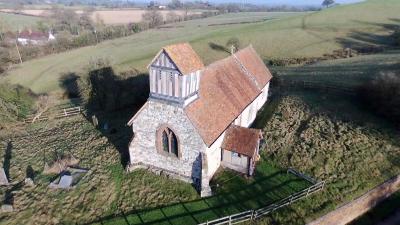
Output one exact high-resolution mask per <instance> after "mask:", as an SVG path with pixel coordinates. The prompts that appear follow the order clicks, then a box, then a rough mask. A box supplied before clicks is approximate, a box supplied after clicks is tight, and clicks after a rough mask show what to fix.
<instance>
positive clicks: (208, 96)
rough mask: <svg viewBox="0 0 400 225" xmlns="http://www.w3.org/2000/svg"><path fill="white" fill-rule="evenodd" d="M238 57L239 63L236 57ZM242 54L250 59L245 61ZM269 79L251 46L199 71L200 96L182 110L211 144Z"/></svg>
mask: <svg viewBox="0 0 400 225" xmlns="http://www.w3.org/2000/svg"><path fill="white" fill-rule="evenodd" d="M235 57H238V58H235ZM239 57H241V58H242V59H241V60H243V61H242V62H239V61H238V60H237V59H239ZM244 57H249V58H250V59H253V60H247V59H246V60H244V59H243V58H244ZM243 67H244V68H243ZM246 71H247V72H246ZM253 73H256V74H255V75H253ZM271 78H272V75H271V73H270V72H269V70H268V69H267V68H266V66H265V64H264V63H263V62H262V60H261V59H260V58H259V56H258V55H257V53H256V52H255V51H254V49H253V48H252V47H251V46H249V47H247V48H245V49H242V50H240V51H239V52H237V53H235V55H234V56H230V57H228V58H225V59H222V60H220V61H217V62H215V63H213V64H211V65H209V66H207V67H206V68H205V69H204V70H203V71H202V74H201V78H200V88H199V98H198V99H197V100H195V101H194V102H192V103H191V104H189V105H188V106H187V107H186V108H185V112H186V114H187V115H188V117H189V119H190V120H191V122H192V123H193V125H194V126H195V127H196V128H197V130H198V131H199V133H200V136H201V137H202V139H203V141H204V142H205V143H206V145H207V146H211V145H212V144H213V143H214V141H215V140H216V139H217V138H218V137H219V136H220V135H221V134H222V133H223V132H224V131H225V130H226V129H227V128H228V127H229V125H230V124H231V123H232V122H233V121H234V120H235V119H236V118H237V117H238V116H239V115H240V114H241V113H242V112H243V110H244V109H245V108H246V107H247V106H248V105H249V104H250V103H252V102H253V101H254V100H255V98H256V97H257V96H258V95H259V94H260V93H261V91H262V90H261V89H262V88H263V87H264V86H265V85H266V84H267V83H268V82H269V81H270V80H271ZM254 79H256V80H257V83H258V84H259V85H257V84H256V82H255V81H254Z"/></svg>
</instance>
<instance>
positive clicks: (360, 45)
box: [336, 18, 400, 54]
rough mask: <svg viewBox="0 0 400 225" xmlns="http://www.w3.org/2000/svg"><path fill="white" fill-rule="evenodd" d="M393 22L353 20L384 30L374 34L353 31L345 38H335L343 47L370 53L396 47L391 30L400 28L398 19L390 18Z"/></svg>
mask: <svg viewBox="0 0 400 225" xmlns="http://www.w3.org/2000/svg"><path fill="white" fill-rule="evenodd" d="M390 21H392V22H393V23H374V22H365V21H355V22H357V23H359V24H360V25H369V26H371V25H372V26H375V27H379V28H382V29H384V30H385V31H386V32H385V33H382V34H376V33H371V32H359V31H354V32H352V33H351V34H350V35H349V36H348V37H346V38H337V39H336V40H337V42H338V43H339V44H341V45H342V46H343V48H352V49H355V50H357V51H358V52H360V53H364V54H370V53H377V52H380V51H383V50H384V49H387V48H395V47H398V44H399V43H397V40H396V39H395V37H394V36H393V35H392V34H393V32H395V31H399V30H400V20H399V19H395V18H392V19H390Z"/></svg>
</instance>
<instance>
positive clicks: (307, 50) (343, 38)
mask: <svg viewBox="0 0 400 225" xmlns="http://www.w3.org/2000/svg"><path fill="white" fill-rule="evenodd" d="M399 11H400V2H399V1H396V0H370V1H366V2H363V3H358V4H354V5H344V6H338V7H334V8H330V9H327V10H323V11H320V12H314V13H309V14H301V15H294V16H291V17H288V18H282V16H283V17H287V14H280V15H276V14H271V15H270V16H269V17H268V16H266V17H265V19H266V20H265V21H264V22H258V23H250V24H231V25H217V26H208V25H210V24H214V21H215V20H217V19H218V18H219V17H211V18H207V19H204V20H194V21H188V22H183V23H180V24H176V26H169V27H168V28H162V29H153V30H148V31H146V32H142V33H139V34H136V35H133V36H130V37H127V38H122V39H118V40H113V41H108V42H103V43H101V44H99V45H97V46H91V47H85V48H81V49H77V50H73V51H70V52H66V53H62V54H57V55H51V56H47V57H44V58H41V59H37V60H32V61H29V62H26V63H24V64H22V65H21V66H19V67H18V68H16V69H15V70H13V71H10V72H9V77H8V79H9V80H10V81H11V82H13V83H19V84H22V85H25V86H28V87H30V88H32V90H33V91H35V92H49V91H54V90H59V89H60V87H59V77H60V76H61V75H62V73H65V72H79V69H80V68H82V67H83V66H84V65H85V64H87V62H89V61H90V60H91V59H96V58H101V57H106V58H109V59H110V60H111V61H112V62H113V64H114V65H115V66H116V67H118V68H117V69H126V68H131V67H134V68H136V69H139V70H141V71H145V66H146V64H147V63H148V62H149V60H150V59H151V58H152V57H153V56H154V54H156V52H157V51H158V50H159V49H160V48H161V47H162V46H164V45H167V44H170V43H176V42H182V41H189V42H190V43H191V44H192V45H193V46H194V48H195V50H196V51H197V52H198V53H199V54H200V56H201V57H202V58H203V59H204V61H205V63H207V64H208V63H210V62H212V61H214V60H216V59H219V58H222V57H224V56H226V52H223V51H216V50H213V49H212V48H210V47H209V44H210V43H216V44H219V45H224V44H225V43H226V41H227V40H229V39H230V38H232V37H237V38H239V40H240V41H241V43H242V45H247V44H249V43H252V44H253V45H254V47H255V49H256V50H257V51H258V52H259V53H260V54H261V55H262V56H263V57H265V58H270V57H303V56H305V57H311V56H321V55H323V54H325V53H331V52H332V51H333V50H335V49H341V48H343V47H354V46H356V47H363V46H369V45H376V44H378V45H385V44H388V39H387V38H385V37H386V36H387V35H388V34H389V33H390V32H391V30H392V29H394V28H395V27H396V26H395V25H396V24H399V20H400V14H399V13H398V12H399ZM224 16H231V15H222V17H224ZM272 18H275V19H272Z"/></svg>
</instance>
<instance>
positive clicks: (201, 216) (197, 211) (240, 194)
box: [86, 171, 302, 224]
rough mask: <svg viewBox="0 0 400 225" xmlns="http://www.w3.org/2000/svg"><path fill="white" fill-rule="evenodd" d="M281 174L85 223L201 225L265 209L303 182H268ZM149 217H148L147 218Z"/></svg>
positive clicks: (296, 180) (282, 172) (280, 172)
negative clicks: (196, 197) (207, 195)
mask: <svg viewBox="0 0 400 225" xmlns="http://www.w3.org/2000/svg"><path fill="white" fill-rule="evenodd" d="M282 174H286V173H285V172H284V171H279V172H275V173H273V174H270V175H269V176H265V177H262V178H260V179H259V180H257V181H255V182H253V183H251V184H249V185H247V186H245V187H243V188H242V189H240V190H235V191H233V192H232V191H230V192H224V193H221V194H218V195H215V196H211V197H207V198H201V199H197V200H193V201H187V202H179V203H175V204H170V205H166V206H160V207H155V208H149V209H144V210H132V211H127V212H121V213H119V214H113V215H109V216H105V217H102V218H100V219H98V220H96V221H92V222H90V223H86V224H91V223H104V222H105V223H107V222H110V221H113V222H116V221H118V222H122V221H124V222H125V223H126V224H159V223H165V222H167V223H169V224H174V223H173V222H172V221H178V220H179V221H180V223H177V224H182V222H183V221H185V224H198V223H200V222H204V221H206V220H209V219H216V218H219V217H221V216H223V215H226V214H232V213H237V212H240V211H243V210H246V209H247V210H248V209H250V208H253V207H254V204H255V205H257V206H258V207H260V206H266V205H268V204H272V203H275V202H277V201H279V200H280V199H282V198H284V197H287V196H289V195H290V194H291V193H289V192H287V191H286V192H285V191H282V190H283V188H286V187H288V186H290V184H291V183H296V182H299V181H300V180H302V179H298V178H291V179H288V180H285V181H283V182H280V183H278V184H276V183H275V184H274V183H269V182H268V181H269V180H273V179H276V177H278V176H282ZM268 184H269V185H268ZM256 186H260V187H262V189H257V188H256ZM296 191H299V190H296ZM252 206H253V207H252ZM167 212H169V213H167ZM171 212H172V213H171ZM150 214H151V215H153V214H156V215H157V216H154V217H153V216H152V218H151V219H146V220H145V219H143V218H144V216H143V215H150ZM147 218H149V217H148V216H147ZM118 219H119V220H118ZM188 219H189V220H190V221H189V220H188ZM133 220H135V221H136V223H135V222H133ZM181 220H183V221H181Z"/></svg>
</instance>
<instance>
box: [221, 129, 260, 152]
mask: <svg viewBox="0 0 400 225" xmlns="http://www.w3.org/2000/svg"><path fill="white" fill-rule="evenodd" d="M261 137H262V134H261V130H258V129H251V128H245V127H240V126H236V125H231V126H230V127H229V128H228V129H227V131H226V134H225V138H224V141H223V143H222V146H221V148H222V149H225V150H228V151H231V152H236V153H239V154H242V155H245V156H248V157H250V158H251V157H253V156H254V154H255V152H256V148H257V146H258V144H259V141H260V139H261Z"/></svg>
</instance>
